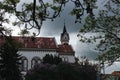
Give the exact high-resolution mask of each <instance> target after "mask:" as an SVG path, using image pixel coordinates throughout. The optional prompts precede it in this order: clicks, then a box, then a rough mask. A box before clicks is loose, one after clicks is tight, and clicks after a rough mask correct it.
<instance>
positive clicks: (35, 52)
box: [0, 25, 75, 71]
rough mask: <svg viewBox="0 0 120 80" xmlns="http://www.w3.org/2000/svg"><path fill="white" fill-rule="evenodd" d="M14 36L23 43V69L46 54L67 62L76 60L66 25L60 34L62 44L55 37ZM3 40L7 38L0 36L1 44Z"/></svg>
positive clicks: (35, 62) (39, 60)
mask: <svg viewBox="0 0 120 80" xmlns="http://www.w3.org/2000/svg"><path fill="white" fill-rule="evenodd" d="M12 38H13V39H15V40H16V41H17V42H19V43H21V44H22V47H21V48H20V49H19V51H18V53H19V54H21V55H22V59H21V63H22V65H21V69H22V71H27V70H28V69H31V68H32V67H33V66H34V65H35V64H37V63H41V61H42V58H43V57H44V56H45V55H46V54H52V55H57V56H59V57H61V58H62V60H63V61H65V62H69V63H74V62H75V51H74V50H73V48H72V46H71V45H70V44H69V40H70V37H69V34H68V32H67V30H66V27H65V25H64V28H63V32H62V33H61V36H60V41H61V44H57V42H56V40H55V37H30V36H27V37H25V36H12ZM3 41H5V39H3V37H0V44H2V42H3Z"/></svg>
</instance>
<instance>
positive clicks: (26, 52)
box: [18, 50, 58, 69]
mask: <svg viewBox="0 0 120 80" xmlns="http://www.w3.org/2000/svg"><path fill="white" fill-rule="evenodd" d="M18 53H19V54H21V55H22V56H25V57H26V58H27V59H28V69H30V68H31V60H32V58H33V57H35V56H37V57H39V58H40V59H42V58H43V57H44V56H45V55H46V54H52V55H58V54H57V53H56V51H51V50H50V51H49V50H47V51H43V50H39V51H35V50H34V51H29V50H24V51H23V50H21V51H19V52H18Z"/></svg>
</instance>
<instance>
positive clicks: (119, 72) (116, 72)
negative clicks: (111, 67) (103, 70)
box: [112, 71, 120, 76]
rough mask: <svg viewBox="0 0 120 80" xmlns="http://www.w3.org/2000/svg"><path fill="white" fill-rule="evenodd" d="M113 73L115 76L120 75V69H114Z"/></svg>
mask: <svg viewBox="0 0 120 80" xmlns="http://www.w3.org/2000/svg"><path fill="white" fill-rule="evenodd" d="M112 75H113V76H120V71H114V72H112Z"/></svg>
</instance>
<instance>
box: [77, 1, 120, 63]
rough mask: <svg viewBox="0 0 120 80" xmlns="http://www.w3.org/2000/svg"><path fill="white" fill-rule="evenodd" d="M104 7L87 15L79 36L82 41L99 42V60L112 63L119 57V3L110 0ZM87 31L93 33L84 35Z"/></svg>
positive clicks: (97, 48)
mask: <svg viewBox="0 0 120 80" xmlns="http://www.w3.org/2000/svg"><path fill="white" fill-rule="evenodd" d="M112 5H114V6H112ZM105 7H106V9H105V10H100V11H99V14H98V15H97V16H95V17H91V16H90V15H88V17H87V18H86V19H85V24H84V26H83V28H82V29H81V30H80V34H79V37H80V41H82V42H88V43H94V42H96V41H97V42H99V44H98V45H97V46H96V50H99V52H100V53H101V55H100V58H99V60H100V61H104V62H108V63H110V64H112V63H113V62H114V61H116V60H117V59H118V58H119V57H120V52H119V50H120V36H119V34H120V23H119V21H120V8H119V7H120V3H116V2H114V1H113V0H111V1H108V2H107V3H106V5H105ZM82 33H83V34H82ZM88 33H92V34H93V33H94V35H93V36H92V35H91V37H88V36H87V37H86V36H85V35H86V34H88ZM102 59H103V60H102Z"/></svg>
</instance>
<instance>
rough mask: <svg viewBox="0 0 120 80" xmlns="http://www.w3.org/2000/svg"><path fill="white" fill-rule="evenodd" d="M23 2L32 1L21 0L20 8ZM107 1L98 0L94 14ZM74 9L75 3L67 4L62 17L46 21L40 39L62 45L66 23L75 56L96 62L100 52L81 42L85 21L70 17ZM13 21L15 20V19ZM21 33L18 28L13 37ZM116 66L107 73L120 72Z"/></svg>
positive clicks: (107, 69) (93, 46)
mask: <svg viewBox="0 0 120 80" xmlns="http://www.w3.org/2000/svg"><path fill="white" fill-rule="evenodd" d="M23 1H24V2H27V3H29V1H31V0H21V3H20V4H19V5H18V6H20V5H21V4H22V2H23ZM107 1H108V0H98V2H97V5H98V6H99V7H98V8H97V10H94V12H95V13H96V14H97V13H98V10H100V9H104V7H103V5H104V4H105V3H106V2H107ZM101 4H102V5H101ZM73 7H74V4H73V3H67V4H66V5H65V8H64V10H63V12H62V13H61V15H60V17H57V18H56V19H55V20H54V21H51V20H46V21H44V22H43V25H42V28H41V31H40V35H39V37H55V39H56V41H57V44H60V35H61V33H62V32H63V27H64V23H65V26H66V29H67V32H68V33H69V36H70V42H69V44H71V45H72V46H73V49H74V50H75V56H76V57H78V58H81V57H82V56H86V57H87V58H88V59H90V60H94V59H96V58H97V56H98V55H99V52H98V51H96V50H95V44H86V43H82V42H80V41H79V38H78V37H77V34H79V30H80V28H81V27H82V26H83V24H84V23H83V22H84V21H82V22H81V23H75V22H74V21H75V17H74V16H71V15H70V10H71V9H72V8H73ZM18 9H19V8H18ZM86 15H87V14H84V15H83V16H82V19H84V18H85V16H86ZM12 19H13V20H14V18H12ZM12 19H11V20H12ZM5 25H7V24H5ZM9 26H11V27H12V24H9ZM19 31H20V29H19V28H18V27H14V28H13V35H14V36H17V35H18V33H19ZM33 31H34V30H33ZM114 64H115V65H114V66H112V67H109V68H106V72H108V73H111V72H112V71H111V68H114V69H116V70H120V68H119V67H116V66H117V65H116V64H118V63H114Z"/></svg>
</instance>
